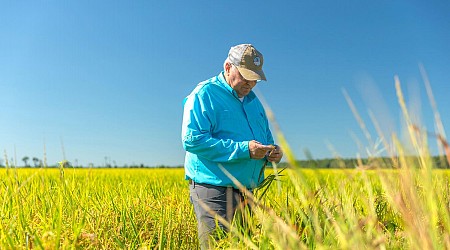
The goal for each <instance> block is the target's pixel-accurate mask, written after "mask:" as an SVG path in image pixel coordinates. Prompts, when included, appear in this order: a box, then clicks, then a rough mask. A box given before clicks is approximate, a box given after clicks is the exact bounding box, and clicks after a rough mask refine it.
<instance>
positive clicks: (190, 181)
mask: <svg viewBox="0 0 450 250" xmlns="http://www.w3.org/2000/svg"><path fill="white" fill-rule="evenodd" d="M188 181H189V185H194V187H195V184H200V185H211V184H202V183H196V182H195V181H193V180H192V179H189V180H188ZM211 186H214V185H211ZM224 188H227V189H233V190H235V191H237V192H239V193H241V194H243V192H241V190H239V189H237V188H234V187H224ZM247 191H249V192H251V193H253V190H252V189H250V188H248V189H247Z"/></svg>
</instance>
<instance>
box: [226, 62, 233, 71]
mask: <svg viewBox="0 0 450 250" xmlns="http://www.w3.org/2000/svg"><path fill="white" fill-rule="evenodd" d="M231 67H232V66H231V63H230V62H227V63H225V72H226V73H229V72H230V70H231Z"/></svg>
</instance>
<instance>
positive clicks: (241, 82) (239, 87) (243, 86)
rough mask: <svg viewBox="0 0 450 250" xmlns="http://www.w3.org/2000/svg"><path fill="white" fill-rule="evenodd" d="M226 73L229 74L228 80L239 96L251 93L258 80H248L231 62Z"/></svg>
mask: <svg viewBox="0 0 450 250" xmlns="http://www.w3.org/2000/svg"><path fill="white" fill-rule="evenodd" d="M225 73H226V74H228V77H227V81H228V84H230V86H231V88H233V89H234V90H235V91H236V93H237V95H238V96H239V97H244V96H246V95H248V94H249V93H250V91H251V90H252V89H253V87H255V85H256V81H248V80H246V79H245V78H244V77H242V75H241V73H239V70H238V69H237V68H236V66H234V65H233V64H231V63H229V64H228V65H227V67H226V72H225Z"/></svg>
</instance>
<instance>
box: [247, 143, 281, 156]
mask: <svg viewBox="0 0 450 250" xmlns="http://www.w3.org/2000/svg"><path fill="white" fill-rule="evenodd" d="M248 149H249V150H250V158H252V159H262V158H264V156H266V154H267V153H268V152H270V151H272V150H275V146H273V145H263V144H261V143H260V142H258V141H255V140H252V141H250V142H249V143H248ZM280 159H281V157H280Z"/></svg>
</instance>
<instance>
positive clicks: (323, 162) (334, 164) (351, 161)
mask: <svg viewBox="0 0 450 250" xmlns="http://www.w3.org/2000/svg"><path fill="white" fill-rule="evenodd" d="M406 158H407V162H411V163H412V165H414V166H420V164H419V160H420V158H418V157H415V156H408V157H406ZM398 161H399V159H398V158H390V157H377V158H364V159H360V160H358V159H356V158H345V159H336V158H326V159H318V160H314V159H310V160H298V161H297V162H296V163H297V166H299V167H302V168H364V169H374V168H398V167H399V163H398ZM431 162H432V164H433V167H434V168H439V169H448V168H450V165H449V164H448V161H447V159H446V158H445V156H433V157H431ZM283 166H287V163H282V164H281V165H280V167H283Z"/></svg>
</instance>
